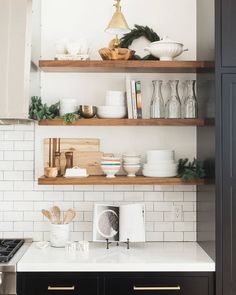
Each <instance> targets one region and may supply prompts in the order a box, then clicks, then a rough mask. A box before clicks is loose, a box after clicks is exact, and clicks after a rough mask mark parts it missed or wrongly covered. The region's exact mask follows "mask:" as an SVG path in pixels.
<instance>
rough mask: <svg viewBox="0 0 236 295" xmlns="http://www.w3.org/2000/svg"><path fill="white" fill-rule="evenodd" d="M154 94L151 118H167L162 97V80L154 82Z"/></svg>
mask: <svg viewBox="0 0 236 295" xmlns="http://www.w3.org/2000/svg"><path fill="white" fill-rule="evenodd" d="M152 85H153V93H152V100H151V105H150V117H151V118H152V119H158V118H164V117H165V105H164V100H163V96H162V80H153V81H152Z"/></svg>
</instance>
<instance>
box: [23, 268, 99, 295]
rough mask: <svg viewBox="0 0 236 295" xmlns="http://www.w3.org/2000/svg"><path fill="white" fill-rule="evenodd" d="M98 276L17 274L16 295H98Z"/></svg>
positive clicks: (83, 274)
mask: <svg viewBox="0 0 236 295" xmlns="http://www.w3.org/2000/svg"><path fill="white" fill-rule="evenodd" d="M98 284H99V283H98V276H96V275H93V274H86V273H45V272H42V273H19V274H18V276H17V294H18V295H98V294H99V290H98V289H99V285H98Z"/></svg>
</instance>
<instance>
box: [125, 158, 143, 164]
mask: <svg viewBox="0 0 236 295" xmlns="http://www.w3.org/2000/svg"><path fill="white" fill-rule="evenodd" d="M140 161H141V159H140V158H139V157H124V158H123V162H124V163H125V164H139V163H140Z"/></svg>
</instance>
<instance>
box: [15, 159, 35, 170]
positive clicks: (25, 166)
mask: <svg viewBox="0 0 236 295" xmlns="http://www.w3.org/2000/svg"><path fill="white" fill-rule="evenodd" d="M14 170H19V171H33V170H34V162H33V161H15V162H14Z"/></svg>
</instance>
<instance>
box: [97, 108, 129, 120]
mask: <svg viewBox="0 0 236 295" xmlns="http://www.w3.org/2000/svg"><path fill="white" fill-rule="evenodd" d="M126 115H127V108H126V107H125V106H100V107H98V108H97V116H98V117H99V118H104V119H121V118H125V117H126Z"/></svg>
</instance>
